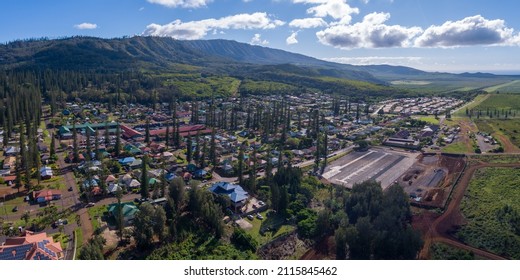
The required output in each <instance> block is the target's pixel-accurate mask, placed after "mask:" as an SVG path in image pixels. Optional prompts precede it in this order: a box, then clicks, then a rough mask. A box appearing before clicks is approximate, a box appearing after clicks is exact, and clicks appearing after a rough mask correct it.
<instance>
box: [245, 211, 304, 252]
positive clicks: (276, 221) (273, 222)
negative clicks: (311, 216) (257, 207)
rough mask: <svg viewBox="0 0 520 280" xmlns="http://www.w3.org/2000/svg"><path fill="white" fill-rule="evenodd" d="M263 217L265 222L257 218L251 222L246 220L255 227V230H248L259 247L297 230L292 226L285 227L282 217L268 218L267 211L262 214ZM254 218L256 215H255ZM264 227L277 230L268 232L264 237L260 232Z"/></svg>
mask: <svg viewBox="0 0 520 280" xmlns="http://www.w3.org/2000/svg"><path fill="white" fill-rule="evenodd" d="M260 214H261V215H262V216H264V220H259V219H257V218H256V217H255V218H254V219H253V220H252V221H250V220H249V219H247V218H246V221H247V222H249V223H250V224H252V225H253V228H251V229H250V230H247V233H249V234H250V235H251V236H252V237H253V238H254V239H255V240H256V241H257V242H258V245H259V246H262V245H264V244H266V243H268V242H269V241H271V240H273V239H275V238H276V237H278V236H280V235H282V234H284V233H287V232H291V231H293V230H294V229H295V227H294V226H290V225H283V222H284V218H283V217H280V216H271V217H267V211H264V212H261V213H260ZM253 216H254V215H253ZM262 227H270V228H276V230H275V231H266V232H265V233H264V235H262V234H261V233H260V232H261V231H260V229H261V228H262Z"/></svg>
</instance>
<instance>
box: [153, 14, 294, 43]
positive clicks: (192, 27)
mask: <svg viewBox="0 0 520 280" xmlns="http://www.w3.org/2000/svg"><path fill="white" fill-rule="evenodd" d="M284 24H285V22H283V21H281V20H276V19H271V18H270V17H269V16H268V15H267V14H266V13H254V14H238V15H232V16H227V17H223V18H219V19H214V18H210V19H204V20H198V21H188V22H182V21H181V20H179V19H177V20H175V21H173V22H171V23H168V24H165V25H160V24H155V23H152V24H150V25H148V26H147V27H146V30H145V31H144V32H143V35H145V36H161V37H173V38H175V39H182V40H196V39H201V38H203V37H204V36H206V35H207V34H208V32H209V31H212V30H214V29H217V30H222V29H273V28H276V27H277V26H281V25H284Z"/></svg>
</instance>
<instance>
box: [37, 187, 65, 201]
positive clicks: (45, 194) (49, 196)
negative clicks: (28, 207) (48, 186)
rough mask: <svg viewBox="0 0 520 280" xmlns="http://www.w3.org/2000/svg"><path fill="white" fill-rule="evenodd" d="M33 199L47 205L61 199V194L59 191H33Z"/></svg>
mask: <svg viewBox="0 0 520 280" xmlns="http://www.w3.org/2000/svg"><path fill="white" fill-rule="evenodd" d="M33 199H34V201H36V202H37V203H47V202H49V201H52V200H58V199H61V192H60V191H58V190H41V191H33Z"/></svg>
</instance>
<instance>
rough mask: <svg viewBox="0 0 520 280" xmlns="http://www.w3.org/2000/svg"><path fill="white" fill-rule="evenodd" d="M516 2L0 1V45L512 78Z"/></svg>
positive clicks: (517, 37)
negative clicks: (253, 51)
mask: <svg viewBox="0 0 520 280" xmlns="http://www.w3.org/2000/svg"><path fill="white" fill-rule="evenodd" d="M519 10H520V1H516V0H504V1H491V0H487V1H486V0H455V1H454V0H124V1H123V0H89V1H77V0H45V1H43V0H4V1H2V2H1V3H0V26H2V30H1V32H0V42H4V43H5V42H9V41H12V40H16V39H25V38H38V37H49V38H56V37H62V36H72V35H88V36H96V37H103V38H111V37H121V36H133V35H153V36H170V37H174V38H177V39H186V40H193V39H217V38H222V39H230V40H236V41H240V42H246V43H252V44H257V45H263V46H267V47H272V48H278V49H284V50H287V51H291V52H297V53H302V54H305V55H309V56H313V57H316V58H320V59H327V60H331V61H336V62H344V63H350V64H392V65H404V66H411V67H415V68H418V69H422V70H428V71H447V72H465V71H469V72H477V71H483V72H484V71H485V72H494V73H511V74H512V73H514V74H520V55H518V53H519V51H520V33H519V32H520V17H518V15H517V13H518V11H519Z"/></svg>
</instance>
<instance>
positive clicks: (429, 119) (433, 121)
mask: <svg viewBox="0 0 520 280" xmlns="http://www.w3.org/2000/svg"><path fill="white" fill-rule="evenodd" d="M417 119H418V120H420V121H425V122H427V123H431V124H439V119H436V118H435V116H420V117H418V118H417Z"/></svg>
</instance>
